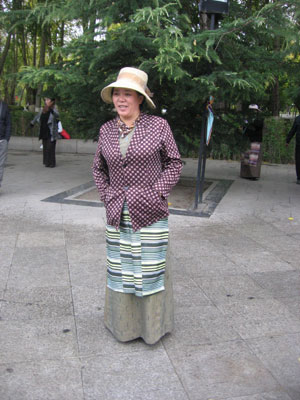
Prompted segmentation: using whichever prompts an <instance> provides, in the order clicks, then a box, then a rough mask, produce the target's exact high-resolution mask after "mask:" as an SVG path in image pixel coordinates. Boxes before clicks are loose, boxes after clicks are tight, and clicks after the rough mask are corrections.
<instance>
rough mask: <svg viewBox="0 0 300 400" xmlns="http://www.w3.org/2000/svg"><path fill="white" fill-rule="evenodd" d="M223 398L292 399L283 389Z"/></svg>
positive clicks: (241, 399) (232, 399)
mask: <svg viewBox="0 0 300 400" xmlns="http://www.w3.org/2000/svg"><path fill="white" fill-rule="evenodd" d="M222 400H292V399H291V398H290V396H289V395H288V394H287V393H285V392H283V391H276V392H269V393H258V394H253V395H250V396H242V397H240V396H239V397H231V398H228V397H227V398H226V399H222Z"/></svg>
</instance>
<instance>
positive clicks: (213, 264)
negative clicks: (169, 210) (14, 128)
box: [0, 149, 300, 400]
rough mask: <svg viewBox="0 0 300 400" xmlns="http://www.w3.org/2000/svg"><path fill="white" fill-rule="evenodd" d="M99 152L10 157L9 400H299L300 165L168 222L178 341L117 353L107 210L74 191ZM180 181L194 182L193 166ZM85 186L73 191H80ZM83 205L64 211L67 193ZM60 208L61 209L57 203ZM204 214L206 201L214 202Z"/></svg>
mask: <svg viewBox="0 0 300 400" xmlns="http://www.w3.org/2000/svg"><path fill="white" fill-rule="evenodd" d="M92 160H93V155H92V154H72V153H69V154H66V153H58V154H57V165H58V166H57V168H54V169H51V168H44V167H43V166H42V154H41V152H38V151H35V152H34V151H17V150H12V149H11V150H10V151H9V156H8V161H7V162H8V165H7V168H6V170H5V174H4V180H3V186H2V187H1V189H0V226H1V230H0V399H1V400H299V399H300V262H299V258H300V257H299V250H300V246H299V242H300V185H296V183H295V182H296V174H295V170H294V166H293V165H263V166H262V173H261V179H260V180H258V181H250V180H246V179H241V178H240V177H239V168H240V165H239V163H238V162H229V161H216V160H208V161H207V169H206V178H207V179H210V180H211V181H212V182H214V183H215V187H216V186H217V185H218V182H221V181H222V182H230V184H229V185H228V186H226V191H224V193H223V194H222V196H221V197H219V198H218V201H217V202H216V203H215V204H214V207H211V204H208V203H209V202H211V201H212V200H211V197H210V196H211V193H212V187H211V188H210V189H208V191H207V193H205V194H204V205H203V207H204V208H205V207H206V208H209V209H210V210H212V211H211V215H210V216H209V217H207V216H206V217H200V216H190V215H176V214H172V215H171V216H170V218H169V225H170V232H171V260H172V270H173V280H174V285H173V286H174V296H175V306H176V309H175V330H174V332H173V333H172V334H170V335H167V336H166V337H164V338H163V339H162V340H160V341H159V342H158V343H157V344H156V345H153V346H149V345H146V344H145V343H144V342H143V341H142V340H135V341H133V342H129V343H126V344H124V343H119V342H117V341H116V340H115V339H114V338H113V337H112V336H111V334H110V332H109V331H108V330H107V329H106V328H105V327H104V325H103V307H104V290H105V238H104V230H105V213H104V208H103V207H99V206H97V205H96V206H95V204H94V205H92V204H89V202H88V201H87V202H86V203H84V201H78V202H77V203H76V199H75V198H76V193H77V192H78V191H79V192H80V189H82V190H85V188H86V187H89V185H90V184H91V181H92V175H91V164H92ZM185 161H186V164H185V166H184V169H183V173H182V176H183V177H185V178H192V177H195V176H196V170H197V160H191V159H188V160H185ZM74 188H75V189H74ZM66 192H67V194H68V196H69V198H70V196H71V197H72V199H73V200H74V199H75V200H74V201H65V199H66V198H67V197H68V196H67V195H65V196H64V197H62V196H61V195H60V194H61V193H66ZM49 199H50V200H49ZM205 202H206V203H205Z"/></svg>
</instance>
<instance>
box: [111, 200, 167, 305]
mask: <svg viewBox="0 0 300 400" xmlns="http://www.w3.org/2000/svg"><path fill="white" fill-rule="evenodd" d="M168 239H169V228H168V219H167V218H164V219H162V220H160V221H158V222H155V223H154V224H152V225H150V226H147V227H144V228H141V229H140V230H138V231H134V230H133V229H132V225H131V221H130V216H129V211H128V207H127V204H126V203H125V204H124V208H123V211H122V215H121V224H120V229H119V230H117V229H116V228H115V227H113V226H111V225H107V226H106V245H107V286H108V287H109V288H110V289H112V290H115V291H117V292H122V293H132V294H135V295H136V296H139V297H143V296H147V295H150V294H154V293H157V292H160V291H162V290H164V289H165V287H164V275H165V265H166V251H167V246H168Z"/></svg>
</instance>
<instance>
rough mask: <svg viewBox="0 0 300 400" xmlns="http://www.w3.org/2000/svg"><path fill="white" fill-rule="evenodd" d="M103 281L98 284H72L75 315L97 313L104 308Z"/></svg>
mask: <svg viewBox="0 0 300 400" xmlns="http://www.w3.org/2000/svg"><path fill="white" fill-rule="evenodd" d="M104 295H105V281H103V282H102V284H101V285H99V286H72V297H73V302H74V312H75V315H87V314H94V313H99V311H101V312H102V311H103V308H104Z"/></svg>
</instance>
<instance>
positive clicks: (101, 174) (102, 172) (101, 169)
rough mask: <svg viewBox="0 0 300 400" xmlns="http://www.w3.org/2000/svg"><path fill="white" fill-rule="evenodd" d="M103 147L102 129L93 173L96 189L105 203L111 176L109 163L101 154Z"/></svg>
mask: <svg viewBox="0 0 300 400" xmlns="http://www.w3.org/2000/svg"><path fill="white" fill-rule="evenodd" d="M101 145H102V132H101V129H100V133H99V140H98V146H97V151H96V154H95V157H94V162H93V167H92V171H93V177H94V181H95V184H96V187H97V189H98V192H99V194H100V200H101V201H103V202H105V192H106V190H107V188H108V187H109V174H108V166H107V163H106V161H105V158H104V157H103V155H102V153H101Z"/></svg>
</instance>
